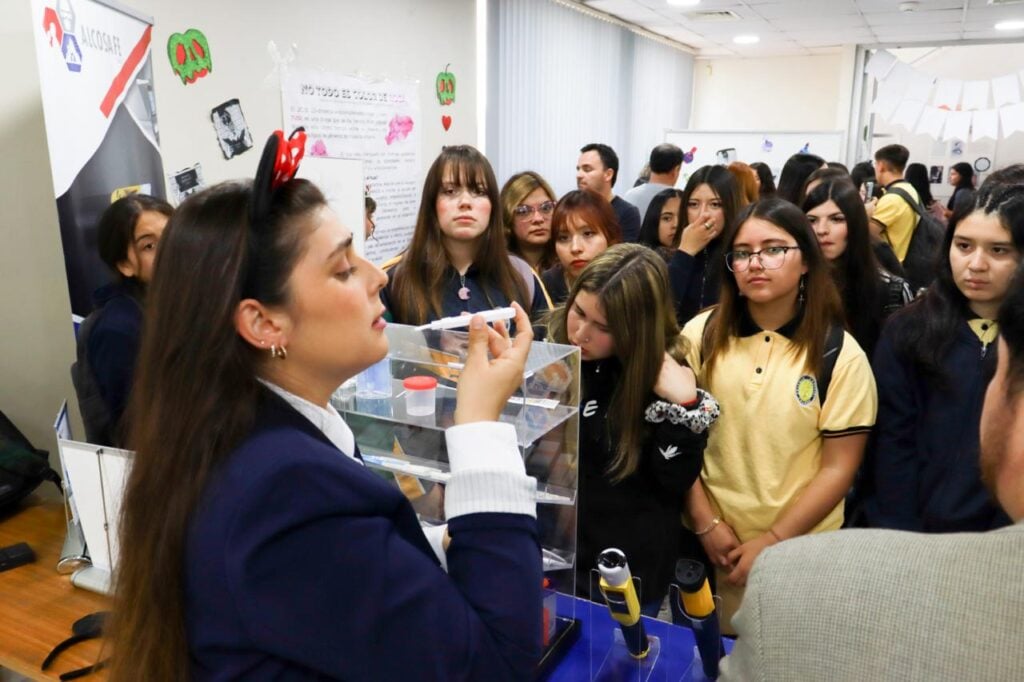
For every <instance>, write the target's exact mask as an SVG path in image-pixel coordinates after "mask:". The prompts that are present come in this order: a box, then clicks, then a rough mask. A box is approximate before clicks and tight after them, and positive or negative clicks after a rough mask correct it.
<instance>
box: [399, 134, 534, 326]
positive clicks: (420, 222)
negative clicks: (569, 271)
mask: <svg viewBox="0 0 1024 682" xmlns="http://www.w3.org/2000/svg"><path fill="white" fill-rule="evenodd" d="M384 269H385V271H386V272H387V274H388V284H387V286H386V287H385V288H384V290H383V291H382V292H381V299H382V300H383V302H384V305H385V306H386V307H387V309H388V313H389V316H390V319H391V321H393V322H397V323H400V324H414V325H419V324H425V323H427V322H430V321H432V320H436V319H438V318H441V317H448V316H451V315H459V314H461V313H464V312H469V313H474V312H479V311H482V310H490V309H491V308H499V307H504V306H508V305H511V304H512V302H513V301H515V302H517V303H519V304H520V305H521V306H522V307H523V309H524V310H526V312H527V313H528V314H529V315H530V316H531V318H536V317H537V316H538V315H541V314H543V313H544V312H546V311H547V310H548V308H549V307H550V306H549V305H548V303H547V297H546V295H545V293H544V288H543V286H542V285H541V283H540V280H538V279H537V277H536V275H534V273H533V271H532V270H531V269H530V266H529V265H528V264H527V263H526V262H525V261H524V260H522V259H521V258H519V257H518V256H514V255H511V254H510V253H509V252H508V249H507V246H506V241H505V231H504V229H503V227H502V224H501V211H500V202H499V197H498V183H497V180H496V179H495V177H494V170H493V169H492V168H491V164H490V163H489V162H488V161H487V159H486V158H485V157H484V156H483V154H481V153H480V152H479V151H477V150H476V149H475V148H473V147H470V146H468V145H456V146H450V147H445V148H444V149H442V150H441V153H440V154H439V155H438V157H437V159H435V160H434V163H433V164H432V165H431V166H430V170H429V171H428V172H427V177H426V180H425V181H424V184H423V195H422V199H421V201H420V208H419V214H418V216H417V218H416V229H415V231H414V232H413V236H412V241H411V242H410V244H409V248H407V249H406V250H405V251H404V252H403V253H402V254H401V255H399V256H397V257H396V258H395V259H393V260H392V261H390V262H389V263H385V264H384Z"/></svg>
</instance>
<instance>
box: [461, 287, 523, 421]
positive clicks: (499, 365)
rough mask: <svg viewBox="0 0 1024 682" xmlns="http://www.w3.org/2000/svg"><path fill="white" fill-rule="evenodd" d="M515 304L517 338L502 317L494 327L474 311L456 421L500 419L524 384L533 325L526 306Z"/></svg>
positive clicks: (470, 324)
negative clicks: (510, 333) (511, 334)
mask: <svg viewBox="0 0 1024 682" xmlns="http://www.w3.org/2000/svg"><path fill="white" fill-rule="evenodd" d="M512 307H514V308H515V309H516V319H515V325H516V330H517V331H516V337H515V339H510V338H509V335H508V327H506V326H505V323H504V322H502V321H498V322H495V323H494V328H493V329H492V328H490V327H488V326H487V323H485V322H484V318H483V317H481V316H480V315H474V316H473V319H472V321H471V322H470V323H469V352H468V354H467V355H466V366H465V368H464V369H463V370H462V373H461V374H460V375H459V388H458V391H457V393H456V402H455V423H456V424H470V423H472V422H483V421H495V420H497V419H498V416H499V415H500V414H501V411H502V410H503V409H504V408H505V404H506V403H508V399H509V398H510V397H511V396H512V394H513V393H514V392H515V390H516V389H517V388H519V386H520V385H521V384H522V380H523V370H524V368H525V367H526V356H527V355H528V354H529V352H530V343H531V342H532V341H533V329H532V328H531V327H530V318H529V317H527V315H526V311H524V310H523V308H522V306H520V305H519V304H518V303H513V304H512ZM488 351H489V352H490V356H491V357H488V356H487V354H488Z"/></svg>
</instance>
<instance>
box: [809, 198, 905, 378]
mask: <svg viewBox="0 0 1024 682" xmlns="http://www.w3.org/2000/svg"><path fill="white" fill-rule="evenodd" d="M803 210H804V213H806V214H807V219H808V221H809V222H810V224H811V229H813V230H814V235H815V236H816V237H817V238H818V245H819V246H820V247H821V250H822V253H823V254H824V255H825V259H826V260H828V262H829V263H830V264H831V265H832V268H831V272H832V281H833V282H835V285H836V288H837V289H838V290H839V295H840V297H841V299H842V303H843V317H844V319H845V320H846V327H847V329H849V330H850V333H852V334H853V337H854V338H855V339H857V343H859V344H860V347H861V348H863V349H864V352H865V353H866V354H867V356H868V357H869V358H870V357H871V355H872V353H873V352H874V349H875V343H877V341H878V335H879V334H880V333H881V331H882V324H883V323H884V322H885V320H886V318H888V317H889V315H891V314H892V313H894V312H895V311H897V310H899V309H900V308H902V307H903V306H904V305H906V304H907V303H909V302H910V300H911V299H912V298H913V294H912V293H911V291H910V285H908V284H907V282H906V280H904V279H903V278H901V277H897V276H896V275H894V274H892V273H891V272H888V271H886V270H884V269H882V267H881V266H879V264H878V261H877V260H876V259H875V253H874V250H873V249H872V247H871V232H870V231H869V229H868V214H867V211H865V210H864V203H863V202H862V201H861V198H860V192H858V191H857V188H856V187H854V186H853V183H852V182H850V181H849V180H846V179H837V180H832V181H826V182H823V183H821V184H819V185H817V186H816V187H814V189H812V190H811V192H810V193H809V194H808V196H807V198H806V199H805V200H804V203H803Z"/></svg>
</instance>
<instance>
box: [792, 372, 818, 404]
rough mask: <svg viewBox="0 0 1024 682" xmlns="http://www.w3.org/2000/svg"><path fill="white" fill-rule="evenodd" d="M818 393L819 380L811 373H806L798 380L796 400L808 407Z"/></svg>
mask: <svg viewBox="0 0 1024 682" xmlns="http://www.w3.org/2000/svg"><path fill="white" fill-rule="evenodd" d="M816 395H818V382H817V381H815V380H814V377H812V376H811V375H810V374H805V375H803V376H802V377H800V378H799V379H797V380H796V401H797V402H798V403H800V404H801V405H803V406H804V407H807V406H808V405H810V404H811V403H812V402H813V401H814V396H816Z"/></svg>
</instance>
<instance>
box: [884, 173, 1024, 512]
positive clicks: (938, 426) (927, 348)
mask: <svg viewBox="0 0 1024 682" xmlns="http://www.w3.org/2000/svg"><path fill="white" fill-rule="evenodd" d="M942 253H943V254H945V256H946V257H945V258H942V259H941V261H940V263H939V264H938V270H937V273H936V277H935V281H934V282H933V283H932V285H931V286H930V287H929V288H928V290H927V291H926V292H925V293H924V295H922V296H921V297H920V298H919V299H918V300H917V301H915V302H914V303H913V304H912V305H909V306H907V307H906V308H905V309H904V310H902V311H900V312H899V313H898V314H896V315H894V316H893V317H892V318H891V319H890V320H889V323H888V325H887V326H886V328H885V330H884V331H883V332H882V336H881V339H880V340H879V343H878V349H877V350H876V352H875V370H876V372H877V376H878V387H879V398H880V405H879V411H878V424H877V427H876V429H877V444H876V446H875V448H874V458H873V460H874V461H873V463H874V471H873V472H872V473H873V477H874V483H875V493H874V496H873V497H872V498H871V499H869V500H868V502H867V504H866V510H867V514H868V522H869V523H870V524H871V525H874V526H881V527H885V528H901V529H906V530H915V531H924V532H954V531H983V530H989V529H991V528H996V527H998V526H1002V525H1006V524H1008V523H1009V519H1008V518H1007V517H1006V515H1005V514H1004V513H1003V512H1002V511H1001V510H1000V508H999V507H998V505H996V504H995V503H994V502H993V501H992V499H991V497H990V496H989V494H988V492H987V491H986V489H985V487H984V486H983V485H982V482H981V477H980V474H979V471H978V420H979V415H980V413H981V406H982V402H983V399H984V394H985V387H986V384H987V383H988V379H989V377H990V376H991V370H992V368H993V367H994V360H995V358H994V355H995V344H993V343H992V342H993V341H994V340H995V338H996V335H997V334H998V326H997V324H996V322H995V320H996V317H997V315H996V313H997V311H998V309H999V305H1000V304H1001V303H1002V301H1003V299H1004V298H1005V297H1006V294H1007V288H1008V287H1009V285H1010V281H1011V277H1012V275H1013V272H1014V270H1015V269H1016V268H1017V266H1018V264H1019V263H1020V262H1021V254H1022V253H1024V187H1022V186H1019V185H1011V186H1006V185H992V186H988V187H986V188H984V189H983V190H981V191H979V192H978V195H977V196H976V198H975V201H974V204H973V206H972V207H971V208H970V209H964V210H962V211H961V210H960V209H958V212H957V213H956V214H954V220H953V221H951V223H950V227H949V229H948V230H947V232H946V237H945V241H944V242H943V249H942Z"/></svg>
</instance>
